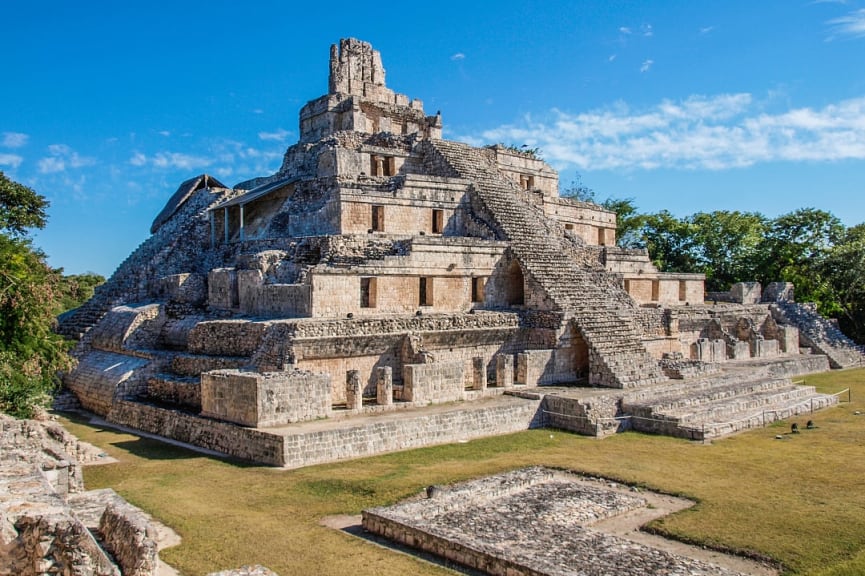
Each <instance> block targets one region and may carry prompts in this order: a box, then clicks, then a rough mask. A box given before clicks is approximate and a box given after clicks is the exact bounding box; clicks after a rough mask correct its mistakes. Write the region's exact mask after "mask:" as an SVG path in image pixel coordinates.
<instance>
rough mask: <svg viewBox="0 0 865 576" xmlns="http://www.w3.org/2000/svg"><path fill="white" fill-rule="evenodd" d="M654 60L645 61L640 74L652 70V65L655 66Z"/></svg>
mask: <svg viewBox="0 0 865 576" xmlns="http://www.w3.org/2000/svg"><path fill="white" fill-rule="evenodd" d="M654 63H655V61H654V60H651V59H649V60H644V61H643V64H642V66H640V72H648V71H649V70H651V68H652V64H654Z"/></svg>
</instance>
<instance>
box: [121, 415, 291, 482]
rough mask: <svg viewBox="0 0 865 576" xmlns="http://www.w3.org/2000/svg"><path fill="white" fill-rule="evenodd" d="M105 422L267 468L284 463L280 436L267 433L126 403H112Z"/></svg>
mask: <svg viewBox="0 0 865 576" xmlns="http://www.w3.org/2000/svg"><path fill="white" fill-rule="evenodd" d="M107 419H108V421H109V422H113V423H115V424H120V425H122V426H128V427H130V428H134V429H136V430H141V431H143V432H148V433H150V434H158V435H160V436H165V437H166V438H173V439H175V440H179V441H181V442H187V443H189V444H194V445H196V446H200V447H202V448H206V449H209V450H216V451H217V452H222V453H223V454H228V455H230V456H235V457H237V458H242V459H244V460H250V461H252V462H260V463H262V464H270V465H271V466H282V465H283V464H284V463H285V453H284V449H283V438H282V436H277V435H274V434H267V433H265V432H260V431H258V430H256V429H254V428H246V427H243V426H237V425H236V424H229V423H227V422H219V421H217V420H211V419H209V418H201V417H199V416H194V415H192V414H189V413H186V412H181V411H178V410H168V409H165V408H159V407H156V406H151V405H149V404H143V403H140V402H130V401H126V400H121V401H118V402H116V403H115V404H114V406H113V407H112V409H111V412H110V413H109V414H108V415H107Z"/></svg>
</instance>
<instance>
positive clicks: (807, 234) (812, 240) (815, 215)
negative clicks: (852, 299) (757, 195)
mask: <svg viewBox="0 0 865 576" xmlns="http://www.w3.org/2000/svg"><path fill="white" fill-rule="evenodd" d="M843 234H844V226H843V225H842V224H841V221H840V220H838V218H836V217H835V216H833V215H832V214H830V213H829V212H826V211H824V210H817V209H814V208H801V209H799V210H796V211H794V212H790V213H789V214H783V215H781V216H779V217H777V218H775V219H774V220H772V221H771V222H770V224H769V226H768V228H767V230H766V236H765V238H764V240H763V242H762V243H761V244H760V255H761V261H760V262H759V267H758V269H757V274H756V280H758V281H760V282H761V283H763V285H764V286H765V285H766V283H768V282H774V281H777V280H784V281H786V282H792V283H793V284H795V285H796V299H797V300H800V301H803V302H805V301H807V302H816V303H817V306H818V309H819V311H820V313H821V314H826V315H832V316H834V315H835V314H837V313H838V312H839V308H838V306H837V303H836V302H834V300H833V296H832V291H831V289H830V287H829V281H828V279H827V278H826V277H825V276H824V275H823V274H821V269H822V262H823V260H824V259H825V258H826V257H828V255H829V253H830V252H831V250H832V247H833V246H835V245H836V244H837V243H838V241H839V240H841V238H842V236H843Z"/></svg>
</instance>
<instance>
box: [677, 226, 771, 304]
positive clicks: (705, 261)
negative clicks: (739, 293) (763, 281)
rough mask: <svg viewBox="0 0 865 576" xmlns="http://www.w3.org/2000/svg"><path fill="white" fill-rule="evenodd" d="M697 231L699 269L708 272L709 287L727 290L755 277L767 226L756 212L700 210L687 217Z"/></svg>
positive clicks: (710, 288) (692, 228)
mask: <svg viewBox="0 0 865 576" xmlns="http://www.w3.org/2000/svg"><path fill="white" fill-rule="evenodd" d="M686 220H687V221H688V222H689V223H690V224H691V230H692V232H693V234H694V250H695V254H694V255H693V259H694V262H695V264H696V271H698V272H702V273H704V274H705V275H706V289H707V290H711V291H720V290H727V289H728V288H729V287H730V285H731V284H734V283H736V282H741V281H742V279H745V278H748V279H750V278H756V277H757V267H758V261H759V258H758V256H759V255H760V249H761V244H762V242H763V235H764V233H765V231H766V227H767V225H768V223H767V220H766V217H765V216H763V215H762V214H757V213H755V212H738V211H734V212H728V211H715V212H698V213H697V214H694V215H693V216H691V217H689V218H687V219H686Z"/></svg>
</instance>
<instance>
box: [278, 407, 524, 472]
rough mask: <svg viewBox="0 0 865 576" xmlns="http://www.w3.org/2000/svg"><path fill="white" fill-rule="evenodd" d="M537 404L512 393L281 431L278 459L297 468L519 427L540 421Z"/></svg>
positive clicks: (453, 440) (507, 430)
mask: <svg viewBox="0 0 865 576" xmlns="http://www.w3.org/2000/svg"><path fill="white" fill-rule="evenodd" d="M539 405H540V400H527V399H521V398H513V399H512V401H511V402H503V403H495V404H491V405H486V404H485V403H481V402H479V403H475V404H474V405H470V406H468V407H467V409H466V410H457V411H448V412H441V413H435V412H430V413H422V415H419V416H417V417H413V418H398V419H391V420H382V421H379V422H377V423H376V424H374V425H371V426H356V427H352V428H340V429H335V430H323V431H315V432H304V433H299V434H292V435H291V436H287V437H285V455H284V457H283V461H284V465H285V466H286V467H288V468H298V467H301V466H311V465H313V464H320V463H324V462H333V461H336V460H344V459H350V458H361V457H364V456H371V455H374V454H381V453H384V452H394V451H397V450H408V449H411V448H420V447H422V446H430V445H435V444H445V443H449V442H457V441H459V440H468V439H472V438H482V437H484V436H491V435H499V434H508V433H511V432H519V431H522V430H527V429H529V428H535V427H538V426H539V425H540V424H539V419H538V407H539Z"/></svg>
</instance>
